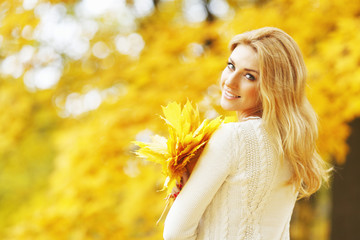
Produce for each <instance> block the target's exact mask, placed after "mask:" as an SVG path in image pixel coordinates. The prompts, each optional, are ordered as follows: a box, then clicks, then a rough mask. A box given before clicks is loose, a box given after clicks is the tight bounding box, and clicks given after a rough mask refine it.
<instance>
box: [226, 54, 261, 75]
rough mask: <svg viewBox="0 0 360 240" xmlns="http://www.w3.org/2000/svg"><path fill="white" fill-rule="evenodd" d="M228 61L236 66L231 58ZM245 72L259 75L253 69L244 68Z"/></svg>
mask: <svg viewBox="0 0 360 240" xmlns="http://www.w3.org/2000/svg"><path fill="white" fill-rule="evenodd" d="M228 61H229V62H231V63H232V64H233V65H235V63H234V61H233V60H232V59H231V58H229V60H228ZM244 70H245V71H248V72H255V73H257V74H259V72H258V71H256V70H254V69H251V68H244Z"/></svg>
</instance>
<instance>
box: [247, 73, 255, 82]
mask: <svg viewBox="0 0 360 240" xmlns="http://www.w3.org/2000/svg"><path fill="white" fill-rule="evenodd" d="M245 77H246V78H247V79H249V80H250V81H254V80H255V77H254V76H253V75H251V74H250V73H246V74H245Z"/></svg>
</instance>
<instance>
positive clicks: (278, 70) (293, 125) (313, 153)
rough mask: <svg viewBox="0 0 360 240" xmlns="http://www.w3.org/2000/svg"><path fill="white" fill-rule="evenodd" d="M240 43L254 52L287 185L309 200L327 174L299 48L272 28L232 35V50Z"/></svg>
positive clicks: (267, 116)
mask: <svg viewBox="0 0 360 240" xmlns="http://www.w3.org/2000/svg"><path fill="white" fill-rule="evenodd" d="M239 44H243V45H247V46H250V47H252V48H253V49H254V50H255V51H256V52H257V54H258V59H259V68H260V69H259V70H260V81H259V89H260V90H259V91H260V94H259V95H260V101H261V105H262V118H263V123H264V127H265V128H266V129H267V131H268V132H269V133H270V136H272V140H273V141H274V144H275V147H276V150H277V152H278V153H279V155H280V158H281V159H285V160H287V161H289V162H290V164H291V166H292V169H293V174H292V178H291V179H290V181H289V182H290V183H294V184H295V186H296V187H297V189H298V191H299V198H302V197H308V196H310V195H311V194H313V193H315V192H316V191H317V190H318V189H319V188H320V186H321V184H322V182H323V181H324V180H325V181H327V180H328V177H329V172H330V170H329V168H328V165H327V164H326V163H325V162H324V161H323V160H322V158H321V157H320V155H319V154H318V153H317V150H316V140H317V138H318V128H317V116H316V114H315V111H314V110H313V108H312V106H311V105H310V103H309V101H308V99H307V97H306V95H305V87H306V66H305V62H304V59H303V56H302V54H301V51H300V48H299V46H298V45H297V44H296V42H295V41H294V40H293V39H292V38H291V37H290V36H289V35H288V34H287V33H285V32H284V31H282V30H280V29H278V28H274V27H265V28H260V29H256V30H253V31H249V32H245V33H242V34H239V35H236V36H235V37H234V38H233V39H232V40H231V42H230V50H231V51H233V50H234V49H235V47H236V46H237V45H239Z"/></svg>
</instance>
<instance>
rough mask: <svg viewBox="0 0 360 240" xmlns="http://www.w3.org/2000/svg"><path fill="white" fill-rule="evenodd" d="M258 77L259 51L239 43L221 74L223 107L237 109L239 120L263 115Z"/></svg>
mask: <svg viewBox="0 0 360 240" xmlns="http://www.w3.org/2000/svg"><path fill="white" fill-rule="evenodd" d="M258 79H259V61H258V57H257V53H256V52H255V50H254V49H252V48H251V47H248V46H246V45H238V46H237V47H236V48H235V49H234V51H233V52H232V53H231V56H230V58H229V61H228V64H227V67H226V68H225V69H224V71H223V73H222V75H221V81H220V87H221V90H222V97H221V106H222V108H223V109H225V110H228V111H237V112H238V117H239V120H241V119H242V118H244V117H248V116H251V115H254V116H261V102H260V99H259V80H258Z"/></svg>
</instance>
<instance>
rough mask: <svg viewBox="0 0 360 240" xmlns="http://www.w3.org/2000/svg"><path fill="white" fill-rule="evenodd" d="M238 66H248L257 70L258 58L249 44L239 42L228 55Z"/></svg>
mask: <svg viewBox="0 0 360 240" xmlns="http://www.w3.org/2000/svg"><path fill="white" fill-rule="evenodd" d="M230 58H231V60H233V61H234V63H235V65H236V66H237V67H238V68H249V69H253V70H256V71H258V70H259V60H258V54H257V52H256V51H255V50H254V49H253V48H252V47H250V46H247V45H242V44H239V45H237V46H236V48H235V49H234V50H233V51H232V53H231V55H230Z"/></svg>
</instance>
